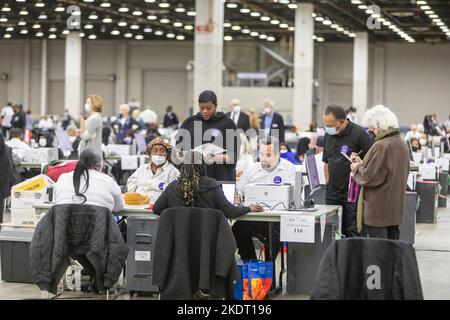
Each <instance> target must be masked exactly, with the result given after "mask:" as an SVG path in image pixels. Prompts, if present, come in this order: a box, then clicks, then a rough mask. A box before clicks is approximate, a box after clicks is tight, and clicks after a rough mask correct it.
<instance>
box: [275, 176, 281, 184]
mask: <svg viewBox="0 0 450 320" xmlns="http://www.w3.org/2000/svg"><path fill="white" fill-rule="evenodd" d="M281 181H283V179H281V177H280V176H276V177H275V178H273V183H275V184H280V183H281Z"/></svg>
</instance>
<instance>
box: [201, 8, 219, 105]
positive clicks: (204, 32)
mask: <svg viewBox="0 0 450 320" xmlns="http://www.w3.org/2000/svg"><path fill="white" fill-rule="evenodd" d="M195 5H196V11H197V16H196V18H195V41H194V61H195V62H194V101H197V99H198V95H199V94H200V93H201V92H202V91H203V90H212V91H214V92H215V93H216V94H217V96H218V99H220V92H221V89H222V65H223V20H224V2H223V1H217V0H196V2H195ZM194 108H195V107H194Z"/></svg>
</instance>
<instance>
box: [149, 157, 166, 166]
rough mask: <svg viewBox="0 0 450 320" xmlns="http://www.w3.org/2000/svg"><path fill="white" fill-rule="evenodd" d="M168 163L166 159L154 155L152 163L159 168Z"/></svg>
mask: <svg viewBox="0 0 450 320" xmlns="http://www.w3.org/2000/svg"><path fill="white" fill-rule="evenodd" d="M166 161H167V159H166V157H163V156H157V155H152V162H153V163H154V164H156V165H157V166H162V165H163V164H164V163H166Z"/></svg>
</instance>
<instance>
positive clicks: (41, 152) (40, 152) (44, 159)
mask: <svg viewBox="0 0 450 320" xmlns="http://www.w3.org/2000/svg"><path fill="white" fill-rule="evenodd" d="M55 159H58V149H56V148H31V149H25V150H23V152H22V161H24V162H30V163H44V164H46V163H49V162H50V161H52V160H55Z"/></svg>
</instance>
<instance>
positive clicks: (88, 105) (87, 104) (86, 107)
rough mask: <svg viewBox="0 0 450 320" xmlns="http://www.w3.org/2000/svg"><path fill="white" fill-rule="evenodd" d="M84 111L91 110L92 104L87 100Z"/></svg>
mask: <svg viewBox="0 0 450 320" xmlns="http://www.w3.org/2000/svg"><path fill="white" fill-rule="evenodd" d="M84 111H86V112H91V105H90V104H89V103H87V102H86V104H85V105H84Z"/></svg>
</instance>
